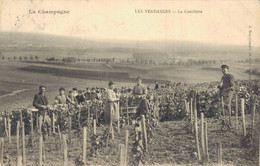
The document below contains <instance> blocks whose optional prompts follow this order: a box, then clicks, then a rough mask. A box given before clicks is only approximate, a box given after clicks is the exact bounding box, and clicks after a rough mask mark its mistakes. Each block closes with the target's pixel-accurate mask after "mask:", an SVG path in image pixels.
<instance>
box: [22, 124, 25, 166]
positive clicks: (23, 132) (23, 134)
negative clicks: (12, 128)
mask: <svg viewBox="0 0 260 166" xmlns="http://www.w3.org/2000/svg"><path fill="white" fill-rule="evenodd" d="M22 143H23V165H26V153H25V150H26V149H25V131H24V122H22Z"/></svg>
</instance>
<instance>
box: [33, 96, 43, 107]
mask: <svg viewBox="0 0 260 166" xmlns="http://www.w3.org/2000/svg"><path fill="white" fill-rule="evenodd" d="M33 106H34V107H35V108H40V107H41V104H39V103H38V97H37V95H35V96H34V99H33Z"/></svg>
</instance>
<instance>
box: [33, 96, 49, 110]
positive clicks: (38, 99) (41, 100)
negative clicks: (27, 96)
mask: <svg viewBox="0 0 260 166" xmlns="http://www.w3.org/2000/svg"><path fill="white" fill-rule="evenodd" d="M42 105H45V106H47V105H48V97H47V96H46V94H44V96H42V95H41V94H39V93H38V94H36V95H35V96H34V99H33V106H34V107H35V108H37V109H39V110H42V108H41V106H42Z"/></svg>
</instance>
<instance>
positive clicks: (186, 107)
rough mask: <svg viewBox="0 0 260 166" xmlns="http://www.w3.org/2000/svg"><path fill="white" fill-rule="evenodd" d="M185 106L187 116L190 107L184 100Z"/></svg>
mask: <svg viewBox="0 0 260 166" xmlns="http://www.w3.org/2000/svg"><path fill="white" fill-rule="evenodd" d="M184 104H185V111H186V114H187V113H189V110H188V106H187V104H188V103H187V101H186V100H184Z"/></svg>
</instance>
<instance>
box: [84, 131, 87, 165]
mask: <svg viewBox="0 0 260 166" xmlns="http://www.w3.org/2000/svg"><path fill="white" fill-rule="evenodd" d="M83 162H84V164H85V165H86V163H87V127H83Z"/></svg>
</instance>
